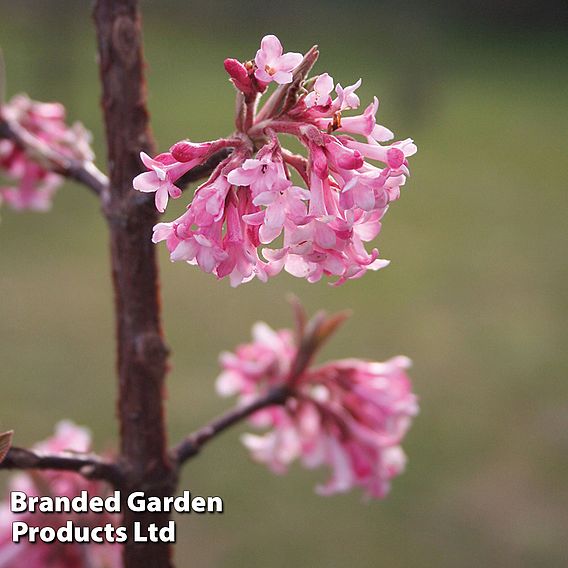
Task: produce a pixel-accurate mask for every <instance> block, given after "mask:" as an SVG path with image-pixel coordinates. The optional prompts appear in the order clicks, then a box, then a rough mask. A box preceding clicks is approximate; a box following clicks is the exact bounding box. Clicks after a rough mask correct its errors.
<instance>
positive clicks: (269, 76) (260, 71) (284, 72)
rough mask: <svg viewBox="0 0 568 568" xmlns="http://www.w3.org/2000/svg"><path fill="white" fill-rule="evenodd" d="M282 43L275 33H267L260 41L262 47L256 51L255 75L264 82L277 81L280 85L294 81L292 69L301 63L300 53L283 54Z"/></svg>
mask: <svg viewBox="0 0 568 568" xmlns="http://www.w3.org/2000/svg"><path fill="white" fill-rule="evenodd" d="M282 52H283V49H282V44H281V43H280V40H279V39H278V38H277V37H276V36H274V35H267V36H264V37H263V38H262V41H261V42H260V49H259V50H258V51H257V52H256V57H255V58H254V62H255V63H256V67H257V69H256V71H255V72H254V75H255V77H256V78H257V79H258V80H259V81H262V82H263V83H271V82H272V81H276V82H277V83H279V84H280V85H284V84H286V83H290V82H291V81H292V71H293V70H294V69H295V68H296V67H297V66H298V65H299V64H300V63H301V61H302V55H301V54H300V53H284V54H282Z"/></svg>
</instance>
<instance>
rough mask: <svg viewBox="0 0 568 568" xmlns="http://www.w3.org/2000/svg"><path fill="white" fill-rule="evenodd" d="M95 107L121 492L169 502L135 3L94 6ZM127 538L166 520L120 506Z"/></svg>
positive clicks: (133, 555)
mask: <svg viewBox="0 0 568 568" xmlns="http://www.w3.org/2000/svg"><path fill="white" fill-rule="evenodd" d="M94 19H95V24H96V29H97V40H98V48H99V65H100V75H101V81H102V90H103V94H102V106H103V111H104V118H105V124H106V136H107V144H108V162H109V173H110V191H109V195H108V198H107V199H105V200H104V201H105V203H104V209H105V213H106V217H107V220H108V224H109V230H110V240H111V255H112V273H113V282H114V290H115V309H116V323H117V345H118V353H117V357H118V361H117V364H118V378H119V395H118V414H119V421H120V436H121V460H122V465H123V468H124V471H125V482H124V486H123V487H122V489H123V495H124V496H126V494H127V493H130V492H132V491H145V492H146V494H147V495H153V496H154V495H155V496H158V497H163V496H166V495H171V494H172V493H173V491H174V488H175V476H174V473H173V468H172V465H171V463H170V461H169V458H168V454H167V450H166V432H165V425H164V408H163V390H164V378H165V375H166V371H167V348H166V346H165V343H164V340H163V336H162V329H161V322H160V301H159V286H158V271H157V263H156V255H155V249H154V246H153V244H152V242H151V234H152V227H153V225H154V224H155V223H156V221H157V213H156V210H155V208H154V206H153V199H152V197H151V196H149V194H140V193H138V192H135V191H133V190H132V179H133V178H134V176H135V175H137V174H138V173H140V170H141V165H140V161H139V152H140V150H146V151H148V152H151V151H152V149H153V148H152V146H153V142H152V136H151V133H150V129H149V120H148V113H147V110H146V93H145V83H144V60H143V54H142V33H141V22H140V13H139V8H138V2H137V0H96V2H95V8H94ZM123 510H124V511H125V512H124V515H125V516H124V522H125V524H126V525H127V526H128V529H129V534H132V532H131V531H132V526H133V524H134V522H139V523H140V525H141V530H142V531H144V530H145V527H147V526H148V525H149V524H150V523H156V524H158V525H159V526H162V525H164V524H166V523H167V521H168V520H169V517H168V515H167V514H156V513H154V514H149V513H148V514H145V513H138V514H134V513H132V512H129V511H128V510H127V509H126V507H124V508H123ZM124 563H125V567H126V568H139V567H141V566H152V568H171V565H172V564H171V560H170V551H169V548H168V545H166V544H161V543H133V542H132V541H131V540H130V541H129V542H128V543H127V544H126V545H125V552H124Z"/></svg>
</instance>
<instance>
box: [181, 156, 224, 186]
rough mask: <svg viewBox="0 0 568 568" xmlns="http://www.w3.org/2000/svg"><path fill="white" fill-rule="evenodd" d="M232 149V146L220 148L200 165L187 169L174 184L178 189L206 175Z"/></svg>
mask: <svg viewBox="0 0 568 568" xmlns="http://www.w3.org/2000/svg"><path fill="white" fill-rule="evenodd" d="M232 151H233V148H222V149H221V150H219V151H218V152H215V154H213V155H212V156H211V157H210V158H209V159H208V160H207V161H205V162H204V163H203V164H201V165H200V166H195V168H193V169H191V170H189V171H188V172H187V173H186V174H185V175H184V176H182V177H181V178H180V179H179V180H178V181H177V182H176V185H177V186H178V187H179V188H180V189H184V188H185V187H187V186H188V185H189V184H190V183H192V182H194V181H198V180H200V179H201V178H204V177H207V176H208V175H209V174H211V173H212V172H213V171H214V170H215V168H216V167H217V166H218V165H219V164H220V163H221V162H222V161H223V160H224V159H225V158H227V157H228V156H229V155H230V154H231V152H232Z"/></svg>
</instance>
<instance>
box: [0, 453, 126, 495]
mask: <svg viewBox="0 0 568 568" xmlns="http://www.w3.org/2000/svg"><path fill="white" fill-rule="evenodd" d="M0 469H54V470H59V471H74V472H76V473H79V474H80V475H82V476H83V477H86V478H88V479H103V480H105V481H108V482H109V483H112V484H113V485H114V486H120V485H121V482H122V472H121V470H120V468H119V466H118V465H117V464H115V463H112V462H106V461H104V460H102V459H101V458H100V457H98V456H96V455H93V454H86V455H84V456H83V455H71V454H53V455H43V454H39V453H35V452H33V451H31V450H26V449H24V448H15V447H12V448H10V450H9V451H8V454H7V455H6V458H5V459H4V461H3V462H2V463H0Z"/></svg>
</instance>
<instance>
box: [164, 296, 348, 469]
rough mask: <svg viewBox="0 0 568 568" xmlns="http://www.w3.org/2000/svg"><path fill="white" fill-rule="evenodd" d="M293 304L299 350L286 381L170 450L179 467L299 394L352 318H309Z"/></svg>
mask: <svg viewBox="0 0 568 568" xmlns="http://www.w3.org/2000/svg"><path fill="white" fill-rule="evenodd" d="M290 303H291V304H292V307H293V309H294V314H295V319H296V341H297V346H298V350H297V351H296V355H295V357H294V360H293V361H292V365H291V367H290V372H289V374H288V377H287V379H286V381H285V382H284V384H282V385H280V386H278V387H275V388H273V389H272V390H269V391H268V392H267V393H266V394H265V395H264V396H260V397H259V398H257V399H256V400H254V401H252V402H250V403H248V404H244V405H242V406H237V407H236V408H234V409H232V410H230V411H229V412H227V413H226V414H223V415H221V416H219V417H218V418H216V419H215V420H213V421H212V422H210V423H209V424H207V425H205V426H204V427H203V428H200V429H199V430H197V431H196V432H194V433H193V434H190V435H189V436H188V437H187V438H185V439H184V440H182V441H181V442H180V443H179V444H178V445H177V446H176V447H174V448H173V449H172V450H171V451H170V456H171V458H170V459H171V461H172V462H173V463H174V464H175V465H177V467H178V468H179V467H180V466H182V465H183V464H184V463H185V462H186V461H187V460H189V459H191V458H192V457H194V456H196V455H197V454H198V453H199V452H200V450H201V448H202V447H203V446H204V445H205V444H206V443H207V442H209V440H211V439H213V438H214V437H215V436H217V435H218V434H220V433H221V432H223V431H225V430H226V429H227V428H229V427H231V426H233V425H235V424H237V423H238V422H240V421H241V420H243V419H245V418H248V417H249V416H251V415H252V414H254V413H255V412H257V411H258V410H261V409H263V408H266V407H268V406H273V405H279V404H284V403H285V402H286V400H287V399H288V398H289V397H293V396H295V390H294V389H295V387H296V386H297V383H298V381H299V380H301V378H302V376H303V375H304V372H305V371H306V369H307V368H308V366H309V365H310V364H311V362H312V361H313V358H314V356H315V355H316V353H317V352H318V350H319V349H320V348H321V347H322V346H323V344H324V343H325V342H326V341H327V340H328V339H329V338H330V337H331V336H332V335H333V333H334V332H335V331H336V330H337V328H338V327H339V326H340V325H341V324H343V322H344V321H345V320H346V319H347V318H348V317H349V313H348V312H339V313H337V314H333V315H331V316H328V315H327V314H326V313H325V312H318V313H316V314H315V315H314V316H313V317H312V318H311V319H310V320H308V319H307V317H306V313H305V312H304V309H303V308H302V306H301V305H300V303H299V302H298V300H297V299H296V298H295V297H291V298H290Z"/></svg>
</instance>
